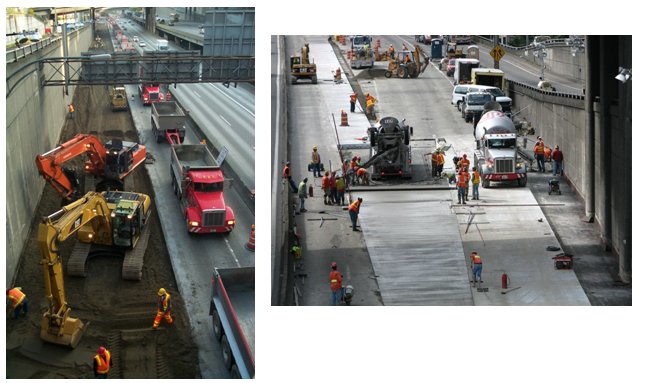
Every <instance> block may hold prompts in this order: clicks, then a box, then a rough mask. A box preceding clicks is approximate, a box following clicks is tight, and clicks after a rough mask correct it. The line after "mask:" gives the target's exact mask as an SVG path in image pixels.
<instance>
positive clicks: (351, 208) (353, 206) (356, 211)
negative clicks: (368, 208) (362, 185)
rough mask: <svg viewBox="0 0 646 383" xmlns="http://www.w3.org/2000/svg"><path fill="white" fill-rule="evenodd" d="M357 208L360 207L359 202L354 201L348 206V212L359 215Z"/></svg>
mask: <svg viewBox="0 0 646 383" xmlns="http://www.w3.org/2000/svg"><path fill="white" fill-rule="evenodd" d="M359 207H361V201H359V200H356V201H354V202H352V203H351V204H350V206H349V207H348V210H350V211H353V212H355V213H357V214H359Z"/></svg>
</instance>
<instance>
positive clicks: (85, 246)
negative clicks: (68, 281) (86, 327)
mask: <svg viewBox="0 0 646 383" xmlns="http://www.w3.org/2000/svg"><path fill="white" fill-rule="evenodd" d="M91 246H92V244H90V243H84V242H80V241H77V242H76V244H75V245H74V249H72V255H70V259H69V260H68V261H67V275H70V276H73V277H83V278H85V277H86V276H87V265H86V262H87V258H88V256H89V255H90V247H91Z"/></svg>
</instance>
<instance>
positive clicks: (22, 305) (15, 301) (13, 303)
mask: <svg viewBox="0 0 646 383" xmlns="http://www.w3.org/2000/svg"><path fill="white" fill-rule="evenodd" d="M7 299H8V300H7V306H9V307H10V309H11V311H13V318H14V319H17V318H18V316H19V315H20V314H23V316H26V315H27V311H28V310H29V304H28V303H29V301H28V300H27V295H25V293H23V292H22V287H14V288H13V289H7Z"/></svg>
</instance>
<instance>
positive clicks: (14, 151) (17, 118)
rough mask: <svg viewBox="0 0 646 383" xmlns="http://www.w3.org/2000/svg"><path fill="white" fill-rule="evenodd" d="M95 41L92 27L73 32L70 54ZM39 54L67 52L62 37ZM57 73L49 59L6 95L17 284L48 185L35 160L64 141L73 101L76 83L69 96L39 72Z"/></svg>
mask: <svg viewBox="0 0 646 383" xmlns="http://www.w3.org/2000/svg"><path fill="white" fill-rule="evenodd" d="M91 42H92V31H91V28H84V29H83V30H81V31H79V32H76V33H73V34H71V35H70V36H68V46H69V47H68V49H69V55H70V56H80V53H81V52H82V51H87V49H88V47H89V45H90V43H91ZM38 56H48V57H63V45H62V42H58V43H56V44H52V45H51V46H48V47H47V48H46V49H44V50H43V52H41V53H40V54H39V55H33V57H32V56H29V58H30V60H34V59H38ZM28 62H29V61H28V60H21V61H19V62H17V63H15V64H11V65H7V75H8V76H9V75H11V74H12V73H13V72H14V71H16V70H18V68H20V67H22V66H24V65H25V64H26V63H28ZM25 73H27V72H25ZM55 73H56V70H55V68H54V67H52V66H51V65H44V66H43V68H42V71H34V72H32V73H31V74H29V75H28V76H27V77H26V78H25V79H24V80H22V81H21V82H20V83H19V84H18V86H17V87H16V88H15V89H14V90H13V91H12V93H11V95H10V96H9V97H7V101H6V106H7V128H6V133H7V140H6V142H7V144H6V149H7V158H6V161H7V162H6V163H7V174H6V184H7V186H6V195H7V208H6V215H7V228H6V235H7V241H6V265H7V271H6V273H7V274H6V276H7V285H11V283H12V281H13V279H14V276H15V273H16V270H17V268H18V264H19V261H20V254H21V252H22V248H23V245H24V242H25V240H26V238H27V236H28V234H29V229H30V226H31V223H32V220H33V219H34V217H33V214H34V211H35V209H36V206H37V205H38V201H39V200H40V196H41V195H42V192H43V188H44V186H45V181H44V180H43V179H42V177H40V175H39V174H38V170H37V169H36V165H35V162H34V160H35V158H36V155H38V154H42V153H44V152H46V151H48V150H50V149H52V148H54V147H55V146H56V145H57V144H58V140H59V136H60V133H61V130H62V127H63V125H64V122H65V118H66V116H67V104H68V103H69V102H70V101H71V100H72V96H73V94H74V90H75V87H70V88H69V96H66V95H65V94H64V89H63V87H61V86H51V87H40V85H39V84H40V78H39V77H44V78H51V77H52V76H56V74H55Z"/></svg>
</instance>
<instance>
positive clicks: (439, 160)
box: [435, 150, 444, 177]
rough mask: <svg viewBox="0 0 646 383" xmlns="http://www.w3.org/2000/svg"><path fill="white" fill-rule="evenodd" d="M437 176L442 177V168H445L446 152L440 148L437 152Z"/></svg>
mask: <svg viewBox="0 0 646 383" xmlns="http://www.w3.org/2000/svg"><path fill="white" fill-rule="evenodd" d="M435 170H436V171H437V177H442V170H444V153H443V152H442V151H441V150H438V153H437V168H436V169H435Z"/></svg>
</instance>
